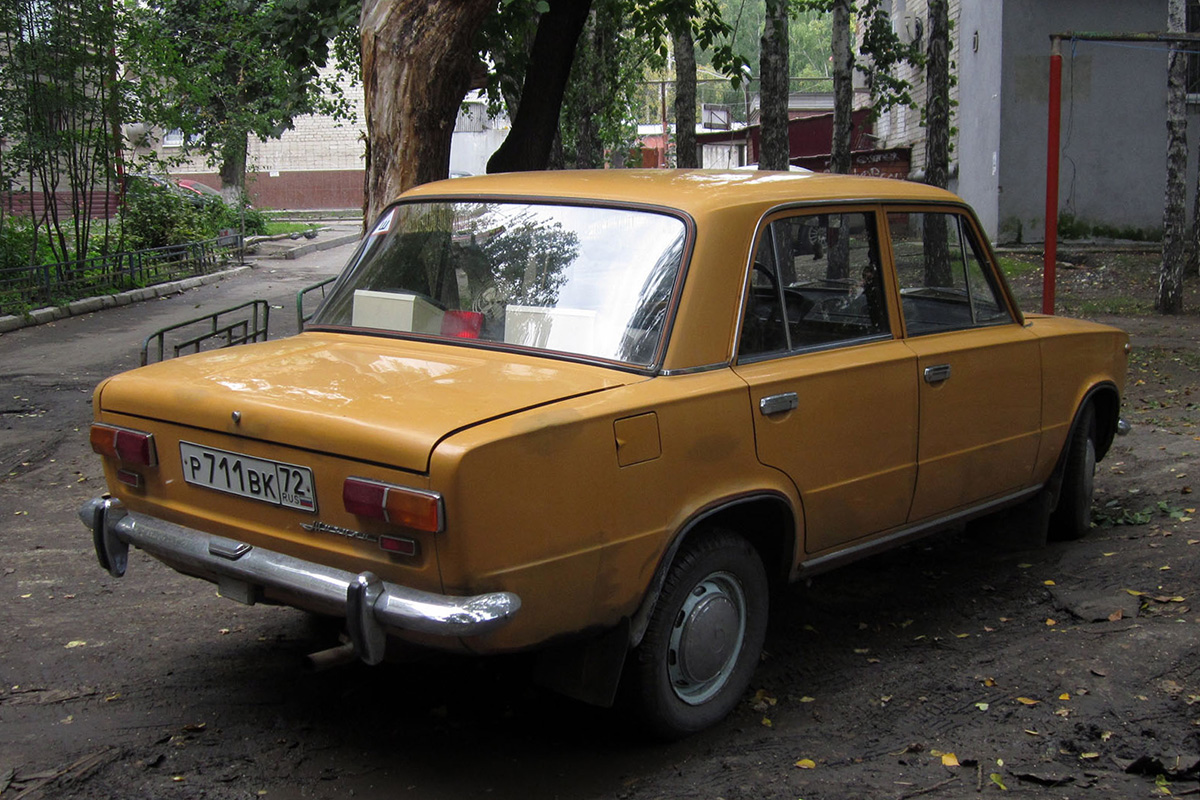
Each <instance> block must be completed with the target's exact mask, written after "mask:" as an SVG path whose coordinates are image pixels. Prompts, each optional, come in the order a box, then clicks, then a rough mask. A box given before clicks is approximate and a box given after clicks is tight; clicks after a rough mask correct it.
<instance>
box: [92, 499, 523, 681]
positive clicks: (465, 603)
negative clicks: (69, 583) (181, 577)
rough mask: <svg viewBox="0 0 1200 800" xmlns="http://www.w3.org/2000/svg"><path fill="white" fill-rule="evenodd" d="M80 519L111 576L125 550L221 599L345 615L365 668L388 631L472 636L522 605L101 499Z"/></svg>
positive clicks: (506, 595)
mask: <svg viewBox="0 0 1200 800" xmlns="http://www.w3.org/2000/svg"><path fill="white" fill-rule="evenodd" d="M79 518H80V519H81V520H83V524H84V525H86V526H87V527H89V528H91V531H92V540H93V542H94V544H95V547H96V558H97V559H98V560H99V561H100V566H102V567H104V568H105V569H106V570H108V571H109V573H110V574H112V575H113V576H115V577H118V578H119V577H121V576H122V575H124V574H125V568H126V566H127V565H128V560H129V545H133V546H134V547H138V548H141V549H142V550H145V551H146V552H147V553H149V554H150V555H152V556H155V557H156V558H159V559H160V560H162V561H165V562H167V563H168V564H170V565H171V566H174V567H175V568H176V569H180V570H181V571H184V572H187V573H189V574H195V575H198V576H200V577H203V578H207V579H209V580H212V581H213V582H215V583H216V584H217V586H218V589H219V591H220V594H221V595H222V596H225V597H231V598H233V599H235V600H239V601H241V602H244V603H253V602H254V600H255V598H256V597H257V596H258V593H259V592H260V591H261V590H262V589H274V590H278V591H280V592H282V593H284V594H286V595H288V596H290V597H295V598H297V600H298V601H299V602H298V603H297V604H298V605H301V606H304V607H308V608H312V609H314V610H321V611H324V612H328V613H333V614H339V615H342V616H344V617H345V618H346V623H347V628H348V630H349V633H350V638H351V640H352V641H353V643H354V648H355V650H356V651H357V653H358V655H359V657H360V658H362V660H363V661H366V662H367V663H368V664H376V663H378V662H379V661H381V660H382V659H383V654H384V649H385V643H386V637H387V633H388V632H390V631H391V632H402V631H415V632H419V633H426V634H435V635H439V636H456V637H457V636H479V635H481V634H485V633H489V632H491V631H493V630H495V629H496V628H499V627H500V626H502V625H504V624H505V623H506V622H508V621H509V620H511V619H512V618H513V616H515V615H516V613H517V611H519V610H520V608H521V598H520V597H518V596H517V595H515V594H513V593H512V592H492V593H489V594H481V595H475V596H473V597H453V596H450V595H442V594H433V593H432V592H423V591H420V590H418V589H411V588H408V587H405V586H398V585H396V584H394V583H388V582H386V581H382V580H380V579H379V578H377V577H376V576H375V575H373V574H372V573H370V572H361V573H358V574H355V573H353V572H347V571H345V570H340V569H333V568H332V567H326V566H323V565H321V564H314V563H313V562H311V561H304V560H302V559H299V558H294V557H292V556H288V555H284V554H282V553H276V552H273V551H271V550H265V549H263V548H261V547H253V546H251V545H248V544H245V543H244V542H238V541H234V540H233V539H226V538H224V537H221V536H213V535H212V534H208V533H204V532H203V531H198V530H194V529H192V528H186V527H184V526H182V525H175V524H173V523H170V522H164V521H163V520H160V519H157V518H155V517H150V516H146V515H145V514H136V513H133V512H130V511H127V510H126V509H125V508H124V507H123V506H122V505H121V503H120V502H119V501H117V500H114V499H111V498H108V497H97V498H95V499H94V500H89V501H88V502H87V503H85V504H84V505H83V507H82V508H80V509H79Z"/></svg>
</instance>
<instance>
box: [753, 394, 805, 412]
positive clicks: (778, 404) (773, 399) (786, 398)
mask: <svg viewBox="0 0 1200 800" xmlns="http://www.w3.org/2000/svg"><path fill="white" fill-rule="evenodd" d="M799 407H800V398H799V397H798V396H797V395H796V393H795V392H784V393H783V394H772V395H768V396H767V397H764V398H763V399H762V400H759V401H758V410H759V411H761V412H762V413H763V415H764V416H767V417H769V416H771V415H772V414H782V413H784V412H785V411H793V410H795V409H797V408H799Z"/></svg>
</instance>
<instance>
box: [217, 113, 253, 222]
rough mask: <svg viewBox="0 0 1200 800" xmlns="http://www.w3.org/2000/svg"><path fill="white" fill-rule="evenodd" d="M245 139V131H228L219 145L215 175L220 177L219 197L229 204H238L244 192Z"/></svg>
mask: <svg viewBox="0 0 1200 800" xmlns="http://www.w3.org/2000/svg"><path fill="white" fill-rule="evenodd" d="M246 138H247V133H246V132H245V131H230V132H229V136H228V137H226V140H225V142H224V143H223V144H222V145H221V167H220V170H219V171H218V173H217V174H218V175H220V176H221V196H222V197H224V198H225V202H227V203H230V204H236V203H239V202H240V198H241V196H242V193H243V192H245V191H246V151H247V144H246Z"/></svg>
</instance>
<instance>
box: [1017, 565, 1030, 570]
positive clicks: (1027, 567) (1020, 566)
mask: <svg viewBox="0 0 1200 800" xmlns="http://www.w3.org/2000/svg"><path fill="white" fill-rule="evenodd" d="M1032 566H1033V564H1017V569H1029V568H1030V567H1032Z"/></svg>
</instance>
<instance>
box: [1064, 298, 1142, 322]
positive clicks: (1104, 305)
mask: <svg viewBox="0 0 1200 800" xmlns="http://www.w3.org/2000/svg"><path fill="white" fill-rule="evenodd" d="M1063 305H1064V306H1065V307H1066V308H1067V309H1068V310H1072V307H1074V308H1073V310H1074V312H1075V313H1078V314H1082V315H1083V316H1085V317H1094V316H1103V315H1111V316H1121V315H1129V314H1149V313H1151V312H1153V311H1154V304H1153V303H1148V302H1146V301H1145V300H1138V299H1137V298H1136V297H1129V296H1127V295H1113V296H1111V297H1093V298H1091V299H1089V300H1083V301H1080V303H1079V305H1078V306H1074V304H1073V303H1071V302H1070V300H1069V299H1067V300H1064V301H1063Z"/></svg>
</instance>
